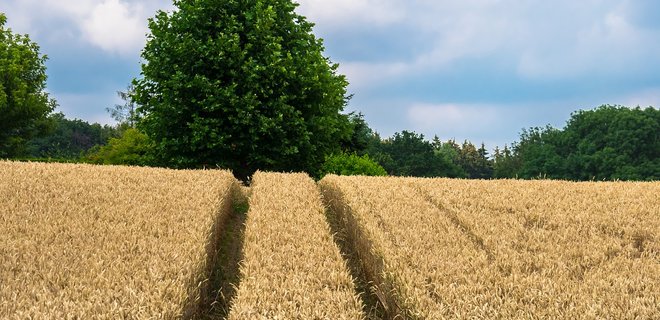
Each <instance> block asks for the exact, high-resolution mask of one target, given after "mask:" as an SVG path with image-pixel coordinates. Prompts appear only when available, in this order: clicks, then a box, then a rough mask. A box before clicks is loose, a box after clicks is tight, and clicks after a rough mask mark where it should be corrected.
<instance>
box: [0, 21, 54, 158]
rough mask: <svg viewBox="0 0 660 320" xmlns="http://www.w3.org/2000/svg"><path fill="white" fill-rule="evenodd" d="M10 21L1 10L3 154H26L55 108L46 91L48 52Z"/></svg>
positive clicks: (0, 129)
mask: <svg viewBox="0 0 660 320" xmlns="http://www.w3.org/2000/svg"><path fill="white" fill-rule="evenodd" d="M6 22H7V19H6V17H5V15H4V14H2V13H0V158H9V157H16V156H24V155H25V152H26V150H25V146H26V142H27V141H28V140H30V139H31V138H33V137H35V136H38V135H39V134H41V133H42V132H44V131H45V130H46V129H48V127H49V126H48V124H49V122H48V121H47V116H48V114H50V113H51V112H52V111H53V109H54V108H55V101H54V100H52V99H50V98H49V97H48V94H47V93H46V92H45V88H46V67H45V65H44V63H45V61H46V56H45V55H41V54H40V53H39V46H38V45H37V44H36V43H34V42H32V41H31V40H30V38H29V37H28V36H27V35H20V34H14V33H13V32H12V30H11V29H8V28H5V23H6Z"/></svg>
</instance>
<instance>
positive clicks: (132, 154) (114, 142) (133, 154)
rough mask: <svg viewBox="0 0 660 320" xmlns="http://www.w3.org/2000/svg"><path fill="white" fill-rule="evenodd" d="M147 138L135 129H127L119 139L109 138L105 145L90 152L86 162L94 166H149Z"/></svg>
mask: <svg viewBox="0 0 660 320" xmlns="http://www.w3.org/2000/svg"><path fill="white" fill-rule="evenodd" d="M151 150H152V146H151V141H150V140H149V137H147V136H146V135H145V134H143V133H141V132H140V131H138V130H137V129H134V128H128V129H126V130H124V131H123V132H122V135H121V137H119V138H110V141H109V142H108V144H107V145H104V146H99V147H97V149H96V150H93V151H92V152H90V154H89V155H88V156H87V161H89V162H92V163H96V164H113V165H131V166H149V165H152V163H153V160H152V156H151Z"/></svg>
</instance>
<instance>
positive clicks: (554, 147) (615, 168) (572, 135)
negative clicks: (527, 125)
mask: <svg viewBox="0 0 660 320" xmlns="http://www.w3.org/2000/svg"><path fill="white" fill-rule="evenodd" d="M505 151H508V150H506V149H505ZM495 167H496V176H497V177H514V176H518V177H521V178H536V177H542V178H554V179H569V180H617V179H619V180H658V179H660V110H658V109H655V108H652V107H649V108H646V109H642V108H639V107H637V108H626V107H622V106H609V105H604V106H601V107H599V108H596V109H594V110H581V111H578V112H576V113H573V114H572V116H571V119H570V120H569V121H568V123H567V124H566V127H565V128H564V129H563V130H558V129H555V128H552V127H546V128H531V129H529V130H523V132H522V134H521V135H520V141H519V142H518V143H517V144H515V145H514V152H513V154H512V155H506V154H504V155H503V154H500V155H499V156H496V158H495Z"/></svg>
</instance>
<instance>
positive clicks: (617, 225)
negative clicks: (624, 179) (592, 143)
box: [320, 176, 660, 319]
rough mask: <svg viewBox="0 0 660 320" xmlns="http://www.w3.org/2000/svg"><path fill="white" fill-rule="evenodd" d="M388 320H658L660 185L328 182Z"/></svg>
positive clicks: (332, 202) (327, 193) (326, 188)
mask: <svg viewBox="0 0 660 320" xmlns="http://www.w3.org/2000/svg"><path fill="white" fill-rule="evenodd" d="M320 186H321V189H322V192H323V194H324V198H325V199H326V201H327V203H328V204H329V206H330V207H331V208H332V209H333V211H334V212H336V213H337V214H339V215H340V217H341V220H342V221H343V222H344V224H345V225H346V228H347V229H348V231H349V234H351V238H352V242H353V244H354V245H355V246H356V248H357V251H358V255H359V258H360V259H361V261H362V264H363V265H364V267H365V269H367V270H368V277H369V278H370V280H372V281H374V285H375V290H376V291H377V294H378V296H379V297H380V299H381V300H382V301H383V303H384V304H385V306H386V307H387V309H388V311H389V314H390V316H391V317H394V316H396V315H401V316H404V317H406V318H412V319H449V318H563V319H573V318H628V319H634V318H644V319H646V318H649V319H650V318H653V317H657V315H658V314H660V309H659V307H658V306H659V305H660V304H659V302H660V294H659V292H660V286H659V285H658V284H659V283H660V261H659V258H658V257H659V256H658V241H657V236H658V235H659V233H660V227H659V223H660V217H659V214H660V212H659V211H660V210H659V203H658V200H657V194H660V184H658V183H570V182H550V181H469V180H450V179H412V178H364V177H337V176H328V177H326V178H324V179H323V180H322V181H321V182H320Z"/></svg>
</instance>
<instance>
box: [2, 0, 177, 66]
mask: <svg viewBox="0 0 660 320" xmlns="http://www.w3.org/2000/svg"><path fill="white" fill-rule="evenodd" d="M3 2H4V0H3ZM5 6H6V7H5ZM172 8H173V5H172V2H171V1H169V0H142V1H136V0H20V1H16V0H15V1H8V3H7V4H3V5H2V8H0V10H3V11H5V10H6V13H7V16H8V20H9V24H10V25H11V26H14V27H15V29H16V30H15V31H17V32H20V33H28V34H30V35H31V36H32V37H33V38H35V39H38V40H41V41H40V42H44V41H45V42H49V43H53V44H66V45H71V44H73V43H83V44H89V45H92V46H94V47H97V48H99V49H101V50H104V51H106V52H109V53H114V54H119V55H121V56H125V57H132V56H138V55H139V52H140V50H141V49H142V48H143V47H144V43H145V41H146V37H145V34H146V33H147V31H148V29H147V19H148V18H150V17H152V16H154V15H155V13H156V10H158V9H163V10H171V9H172Z"/></svg>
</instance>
